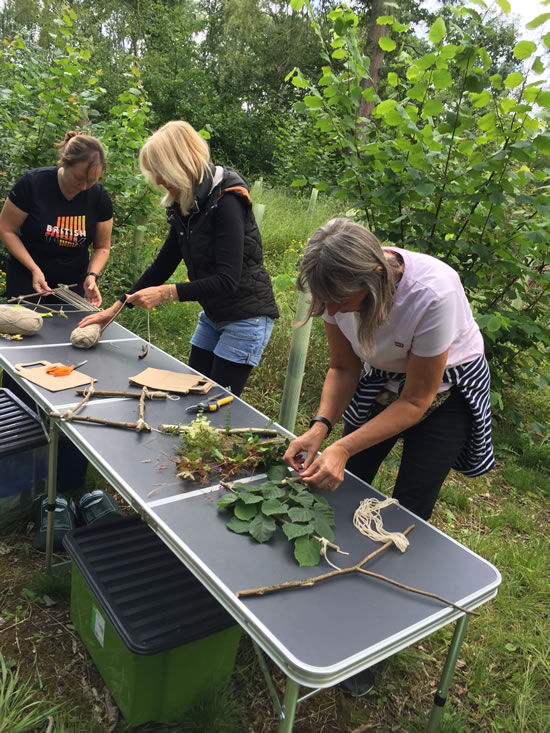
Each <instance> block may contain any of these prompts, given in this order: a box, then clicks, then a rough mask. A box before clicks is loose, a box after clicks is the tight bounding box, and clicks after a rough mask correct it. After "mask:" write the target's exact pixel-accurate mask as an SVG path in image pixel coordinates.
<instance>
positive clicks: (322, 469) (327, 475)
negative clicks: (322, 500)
mask: <svg viewBox="0 0 550 733" xmlns="http://www.w3.org/2000/svg"><path fill="white" fill-rule="evenodd" d="M348 458H349V453H348V451H347V450H346V448H344V446H343V445H339V444H338V441H336V443H333V444H332V445H329V446H328V448H325V450H324V451H323V452H322V453H321V454H320V455H319V456H317V458H316V459H315V460H314V461H313V463H312V464H311V465H310V466H309V467H308V468H306V470H305V471H302V472H301V473H300V478H301V479H302V481H305V483H308V484H311V485H312V486H315V487H316V488H318V489H324V490H325V491H334V490H335V489H336V488H337V487H338V486H340V484H341V483H342V481H343V480H344V469H345V468H346V463H347V461H348Z"/></svg>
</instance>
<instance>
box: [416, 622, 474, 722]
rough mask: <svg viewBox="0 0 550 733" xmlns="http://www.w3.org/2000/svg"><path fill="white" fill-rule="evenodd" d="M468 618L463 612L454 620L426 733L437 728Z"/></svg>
mask: <svg viewBox="0 0 550 733" xmlns="http://www.w3.org/2000/svg"><path fill="white" fill-rule="evenodd" d="M469 620H470V617H469V615H468V614H464V616H462V617H461V618H459V619H458V621H457V622H456V626H455V631H454V634H453V638H452V641H451V646H450V647H449V651H448V653H447V659H446V660H445V665H444V666H443V672H442V674H441V679H440V681H439V687H438V688H437V692H436V693H435V695H434V704H433V707H432V712H431V714H430V719H429V720H428V727H427V728H426V733H435V732H436V731H437V730H438V728H439V723H440V721H441V716H442V715H443V708H444V706H445V703H446V702H447V693H448V691H449V685H450V684H451V679H452V676H453V674H454V671H455V667H456V663H457V660H458V655H459V654H460V648H461V646H462V642H463V641H464V637H465V636H466V629H467V628H468V621H469Z"/></svg>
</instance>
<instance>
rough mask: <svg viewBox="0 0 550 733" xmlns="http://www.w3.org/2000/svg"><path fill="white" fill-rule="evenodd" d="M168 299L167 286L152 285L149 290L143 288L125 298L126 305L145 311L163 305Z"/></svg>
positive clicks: (168, 291) (168, 290)
mask: <svg viewBox="0 0 550 733" xmlns="http://www.w3.org/2000/svg"><path fill="white" fill-rule="evenodd" d="M169 299H170V286H169V285H154V286H153V287H151V288H143V289H142V290H138V291H137V292H135V293H132V294H131V295H129V296H128V297H127V298H126V302H127V303H132V305H137V306H139V307H140V308H145V310H151V308H155V307H156V306H157V305H160V304H161V303H165V302H166V301H167V300H169Z"/></svg>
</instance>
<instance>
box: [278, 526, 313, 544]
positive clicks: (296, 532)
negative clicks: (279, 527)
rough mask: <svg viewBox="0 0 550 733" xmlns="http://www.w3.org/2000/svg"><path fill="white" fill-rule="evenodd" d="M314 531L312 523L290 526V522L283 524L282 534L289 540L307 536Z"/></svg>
mask: <svg viewBox="0 0 550 733" xmlns="http://www.w3.org/2000/svg"><path fill="white" fill-rule="evenodd" d="M314 529H315V528H314V526H313V523H312V522H308V524H291V523H290V522H285V524H283V532H284V533H285V535H286V536H287V538H288V539H289V540H294V539H296V537H304V536H305V535H309V534H311V533H312V532H313V531H314Z"/></svg>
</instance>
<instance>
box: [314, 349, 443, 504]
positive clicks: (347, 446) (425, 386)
mask: <svg viewBox="0 0 550 733" xmlns="http://www.w3.org/2000/svg"><path fill="white" fill-rule="evenodd" d="M447 354H448V351H445V352H443V353H442V354H438V355H437V356H429V357H422V356H415V355H414V354H411V355H410V356H409V361H408V365H407V377H406V380H405V386H404V388H403V391H402V393H401V395H400V396H399V399H397V400H396V401H395V402H393V403H392V404H391V405H390V406H389V407H387V408H386V409H385V410H383V411H382V412H381V413H380V414H379V415H377V416H376V417H375V418H373V419H372V420H369V422H367V423H366V424H365V425H363V426H362V427H360V428H358V429H357V430H355V431H354V432H353V433H350V434H349V435H346V436H345V437H344V438H340V440H337V441H336V442H335V443H333V444H332V445H330V446H329V447H328V448H326V449H325V450H324V451H323V452H322V453H321V455H320V456H319V457H318V458H316V459H315V461H313V463H312V464H311V465H310V466H309V468H306V470H305V471H303V472H302V474H301V478H303V479H304V481H306V482H309V483H312V484H313V485H315V486H317V487H319V488H325V489H328V490H331V491H332V490H334V489H335V488H336V487H337V486H338V485H339V484H340V483H342V481H343V479H344V469H345V467H346V462H347V460H348V458H350V456H353V455H355V454H356V453H360V452H361V451H362V450H365V449H366V448H370V447H371V446H373V445H376V444H377V443H381V442H382V441H383V440H386V439H387V438H391V437H392V436H394V435H399V433H401V432H403V430H406V429H407V428H410V427H411V426H412V425H415V424H416V423H417V422H418V421H419V420H420V419H421V417H422V416H423V415H424V413H425V412H426V410H427V409H428V407H429V406H430V405H431V403H432V402H433V399H434V397H435V395H436V394H437V390H438V388H439V385H440V384H441V380H442V378H443V372H444V371H445V365H446V363H447Z"/></svg>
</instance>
